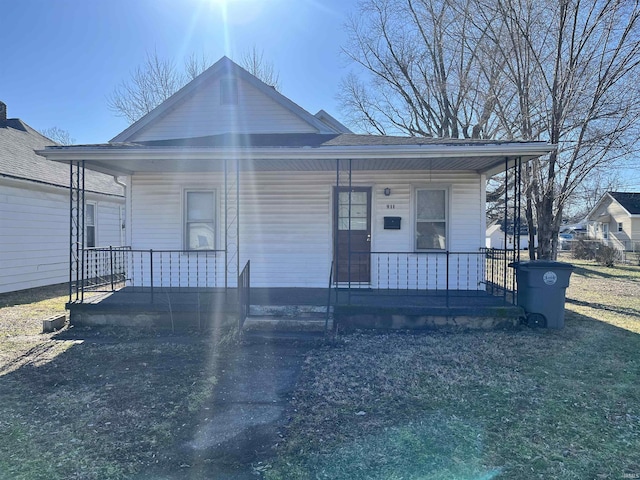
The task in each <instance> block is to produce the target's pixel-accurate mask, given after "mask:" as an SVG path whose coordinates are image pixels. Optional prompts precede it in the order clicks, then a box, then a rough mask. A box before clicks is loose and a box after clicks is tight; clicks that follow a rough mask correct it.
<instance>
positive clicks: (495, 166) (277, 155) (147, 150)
mask: <svg viewBox="0 0 640 480" xmlns="http://www.w3.org/2000/svg"><path fill="white" fill-rule="evenodd" d="M555 149H556V146H555V145H550V144H547V143H544V142H527V143H508V144H481V145H451V144H448V145H447V144H436V145H382V146H381V145H377V146H366V147H363V146H324V147H302V148H300V147H296V148H289V147H286V148H282V147H270V148H253V149H246V148H244V149H243V148H208V147H190V148H184V147H131V146H123V147H120V146H75V147H74V146H70V147H53V148H46V149H44V150H39V151H37V152H36V153H38V154H39V155H42V156H44V157H46V158H47V159H48V160H51V161H55V162H61V163H70V162H74V161H80V160H84V161H85V162H86V163H87V165H86V166H87V168H90V169H92V170H96V171H101V172H103V173H109V174H120V175H130V174H132V173H133V172H134V171H135V170H136V169H134V168H127V167H126V166H125V165H122V164H121V165H118V163H119V162H139V161H145V160H146V161H149V160H155V161H167V162H171V161H184V160H209V161H211V160H220V161H222V160H225V159H239V160H241V161H243V160H246V161H260V160H319V161H334V160H342V159H345V160H381V159H382V160H383V159H390V160H391V159H393V160H399V159H402V160H404V159H446V158H458V159H468V160H472V159H474V158H476V159H478V160H479V159H487V158H495V159H496V160H495V162H492V163H491V164H490V165H489V166H487V165H486V164H484V165H482V166H481V167H479V168H474V165H473V164H469V165H468V166H467V168H465V170H475V171H477V172H478V173H480V174H486V175H488V176H490V175H493V174H495V173H498V172H500V171H503V170H504V168H505V161H506V162H507V163H508V164H509V165H513V164H515V162H516V160H517V159H521V160H522V161H529V160H531V159H533V158H537V157H540V156H543V155H546V154H548V153H550V152H552V151H553V150H555ZM129 167H130V166H129ZM168 171H170V169H169V170H168Z"/></svg>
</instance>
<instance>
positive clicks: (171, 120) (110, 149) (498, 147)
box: [41, 58, 553, 321]
mask: <svg viewBox="0 0 640 480" xmlns="http://www.w3.org/2000/svg"><path fill="white" fill-rule="evenodd" d="M552 149H553V147H552V146H549V145H548V144H546V143H543V142H517V141H505V142H499V141H487V140H455V139H433V138H415V137H412V138H410V137H391V136H375V135H357V134H353V133H351V132H350V131H349V130H348V129H347V128H346V127H344V126H343V125H342V124H340V123H339V122H338V121H337V120H335V119H334V118H332V117H331V116H330V115H328V114H327V113H326V112H324V111H320V112H319V113H318V114H316V115H313V114H311V113H309V112H307V111H306V110H304V109H302V108H301V107H299V106H298V105H296V104H295V103H293V102H292V101H291V100H289V99H288V98H286V97H284V96H283V95H282V94H280V93H279V92H277V91H276V90H275V89H273V88H272V87H270V86H268V85H266V84H264V83H263V82H261V81H260V80H258V79H257V78H256V77H254V76H253V75H251V74H249V73H248V72H247V71H245V70H244V69H242V68H241V67H239V66H238V65H236V64H235V63H233V62H232V61H231V60H229V59H228V58H222V59H221V60H220V61H218V62H217V63H215V64H214V65H213V66H212V67H210V68H209V69H208V70H207V71H205V72H204V73H203V74H201V75H200V76H199V77H197V78H196V79H195V80H193V81H192V82H191V83H189V84H188V85H187V86H185V87H184V88H183V89H182V90H180V91H179V92H177V93H176V94H175V95H173V96H172V97H171V98H169V99H168V100H167V101H165V102H164V103H163V104H161V105H160V106H159V107H157V108H156V109H155V110H153V111H152V112H151V113H149V114H148V115H146V116H145V117H143V118H141V119H140V120H139V121H138V122H136V123H134V124H133V125H131V126H130V127H129V128H127V129H126V130H124V131H123V132H122V133H120V134H119V135H117V136H116V137H115V138H114V139H112V140H111V141H110V142H109V143H107V144H99V145H85V146H71V147H64V146H51V147H47V148H46V149H45V150H44V151H43V152H41V154H42V155H44V156H46V157H47V158H49V159H50V160H54V161H57V162H63V163H71V164H72V165H74V168H75V169H76V170H77V174H78V175H79V176H81V175H82V173H83V166H82V165H84V167H85V168H86V169H94V170H98V171H102V172H108V173H110V174H112V175H123V176H127V177H128V180H127V184H128V185H129V192H128V195H127V213H126V219H127V245H128V247H130V248H131V250H130V251H126V252H124V253H123V254H122V255H123V256H122V262H123V263H122V265H123V267H122V268H121V269H120V270H118V268H116V269H115V270H114V269H111V270H105V271H98V270H95V271H91V272H90V273H89V275H90V276H100V275H104V276H105V277H108V278H114V276H115V277H117V278H119V279H120V280H125V281H126V283H125V285H126V286H127V287H134V288H136V287H140V289H141V290H139V291H146V290H144V289H145V288H146V289H150V291H151V292H153V291H160V289H161V290H162V291H169V290H172V289H174V290H175V289H176V288H182V289H189V288H195V287H197V288H211V289H213V288H217V287H219V288H230V289H231V288H234V289H235V287H236V286H237V284H238V282H241V281H242V279H240V278H239V276H238V275H239V273H240V272H241V271H243V269H244V267H245V266H246V265H247V264H248V262H249V261H250V286H251V289H252V292H253V291H254V289H257V290H256V291H260V288H263V289H265V288H269V289H278V288H295V289H298V290H297V291H296V292H297V293H296V294H300V291H302V290H304V291H305V292H311V291H312V290H313V289H316V290H317V289H322V288H323V289H326V288H327V287H328V286H332V287H344V288H345V289H348V290H349V291H350V295H349V297H348V298H349V302H352V301H353V298H354V297H353V294H354V290H353V289H354V288H355V287H357V288H359V289H360V290H359V291H360V293H364V292H371V291H373V292H399V291H409V290H411V291H415V292H422V293H424V292H427V291H434V292H445V291H446V292H447V294H448V293H449V291H450V290H455V291H459V292H470V293H473V294H478V293H479V292H484V291H485V290H486V288H487V270H486V268H487V267H486V262H485V260H486V254H485V252H484V251H483V249H484V245H485V231H486V221H485V200H484V199H485V187H486V180H487V177H488V176H489V175H492V174H493V173H495V172H498V171H504V169H505V168H506V167H509V168H510V169H511V168H512V167H514V165H518V162H519V161H527V160H528V159H531V158H534V157H538V156H541V155H545V154H547V153H548V152H550V151H551V150H552ZM81 162H83V163H81ZM151 250H153V252H152V251H151ZM106 255H107V252H106V251H105V252H104V256H103V257H102V259H101V260H98V261H97V263H100V264H105V263H107V262H106V258H107V257H106ZM76 257H77V258H79V259H81V258H82V253H81V252H78V254H77V256H76ZM118 258H120V257H118ZM503 260H504V259H503ZM119 261H120V260H117V261H116V262H115V263H116V264H118V265H120V263H119ZM112 263H113V262H112ZM503 264H504V265H505V266H504V269H506V262H504V261H503ZM72 271H75V274H76V275H78V274H80V273H81V271H82V269H78V267H77V266H76V265H72ZM119 275H122V276H119ZM505 276H506V274H505ZM500 278H502V276H500ZM78 283H79V284H82V281H81V279H80V280H79V282H78ZM363 287H366V289H363ZM125 290H126V289H125ZM130 291H133V290H131V289H130ZM225 291H226V290H225ZM163 295H164V294H163ZM291 297H292V296H291V295H289V298H291ZM156 298H157V297H156ZM198 298H199V297H198ZM251 298H252V299H255V298H257V295H253V294H252V297H251ZM319 298H324V299H325V302H326V296H325V297H319ZM379 298H388V297H379ZM198 301H200V298H199V299H198ZM256 301H257V300H256ZM333 301H334V302H335V301H336V299H335V298H334V300H333ZM386 301H387V302H389V303H388V305H390V304H391V303H393V302H391V301H389V300H386ZM448 302H449V297H448V296H447V304H448ZM71 303H72V305H71V307H72V315H73V311H74V310H73V308H76V307H77V305H76V307H74V304H78V303H82V299H81V295H80V296H79V297H74V298H72V302H71ZM403 305H404V306H405V307H406V306H407V305H408V304H407V303H405V304H403ZM89 307H90V306H87V307H86V308H89ZM94 307H95V308H97V306H96V305H93V306H91V308H94ZM77 308H79V307H77ZM172 308H173V310H172V312H175V306H173V307H172ZM407 308H408V307H407ZM78 311H80V310H78ZM172 321H173V320H172Z"/></svg>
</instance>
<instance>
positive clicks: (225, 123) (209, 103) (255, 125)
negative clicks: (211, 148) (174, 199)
mask: <svg viewBox="0 0 640 480" xmlns="http://www.w3.org/2000/svg"><path fill="white" fill-rule="evenodd" d="M221 80H223V79H221ZM221 80H217V81H214V82H213V83H212V84H211V86H210V88H202V89H199V90H198V91H196V92H195V93H194V95H193V96H191V97H190V98H188V99H186V100H185V101H184V102H183V103H181V104H180V105H178V106H177V107H176V108H175V109H174V110H172V111H170V112H168V113H167V114H166V115H165V116H164V117H162V118H161V119H159V120H157V121H156V122H153V123H152V124H150V125H148V126H147V127H146V128H144V129H142V130H141V131H140V132H138V133H136V134H135V135H134V136H133V137H132V138H131V139H130V140H131V141H136V140H137V141H144V140H161V139H168V138H193V137H202V136H207V135H217V134H223V133H229V131H230V129H232V128H230V126H235V127H237V128H239V126H238V125H237V124H238V121H239V119H242V125H241V127H242V131H243V133H282V132H287V133H314V132H316V129H315V128H314V127H312V126H311V125H309V124H308V123H306V122H305V121H303V120H301V119H300V118H299V117H298V116H296V115H295V114H294V113H293V112H291V111H290V110H288V109H286V108H285V107H283V106H282V105H280V104H278V103H277V102H276V101H274V100H272V99H271V98H269V97H268V96H266V95H264V93H262V92H260V91H258V90H257V89H256V88H254V87H253V86H252V85H250V84H249V83H247V82H245V81H243V80H240V79H237V80H236V82H237V103H235V104H232V103H229V104H224V103H223V102H222V99H221V97H220V93H221Z"/></svg>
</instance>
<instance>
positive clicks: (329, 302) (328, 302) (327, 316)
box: [324, 260, 334, 335]
mask: <svg viewBox="0 0 640 480" xmlns="http://www.w3.org/2000/svg"><path fill="white" fill-rule="evenodd" d="M333 264H334V262H333V260H332V261H331V268H330V269H329V288H327V311H326V314H325V317H324V333H325V335H326V334H327V333H329V316H330V315H331V287H332V286H333Z"/></svg>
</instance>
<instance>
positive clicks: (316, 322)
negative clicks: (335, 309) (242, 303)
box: [244, 314, 333, 332]
mask: <svg viewBox="0 0 640 480" xmlns="http://www.w3.org/2000/svg"><path fill="white" fill-rule="evenodd" d="M325 325H326V314H325V316H323V317H319V316H318V317H314V318H304V317H303V318H293V317H288V316H287V317H281V316H275V315H259V316H253V315H252V316H249V317H247V318H246V319H245V321H244V330H245V331H251V330H264V331H280V332H287V331H290V332H324V330H325ZM327 328H328V330H329V331H331V330H332V329H333V319H332V318H329V322H328V325H327Z"/></svg>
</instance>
